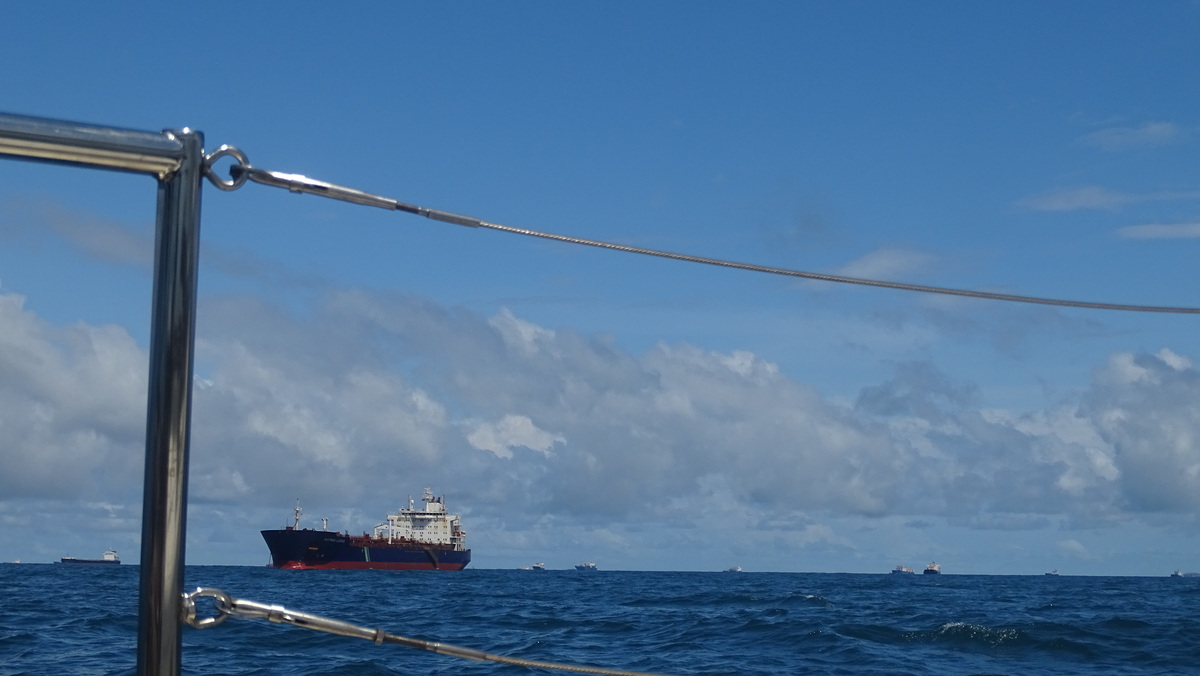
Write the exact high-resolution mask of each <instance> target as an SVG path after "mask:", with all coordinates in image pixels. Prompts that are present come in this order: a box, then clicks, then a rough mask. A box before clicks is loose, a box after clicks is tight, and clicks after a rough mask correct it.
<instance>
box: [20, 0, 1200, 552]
mask: <svg viewBox="0 0 1200 676" xmlns="http://www.w3.org/2000/svg"><path fill="white" fill-rule="evenodd" d="M1198 30H1200V4H1197V3H1195V2H1159V3H1152V4H1148V5H1133V4H1129V3H1108V2H1086V3H1085V2H1062V3H1052V4H1046V3H1034V2H1008V3H995V4H993V5H990V6H984V5H982V4H980V3H953V2H915V3H885V2H846V3H840V2H839V3H796V2H759V3H751V4H745V3H710V2H699V3H697V2H688V3H683V2H662V3H624V4H621V3H596V2H575V3H560V2H523V3H510V4H496V3H479V2H465V3H438V4H435V3H420V4H418V3H358V4H355V5H352V6H350V7H348V8H346V7H342V8H338V10H337V11H331V10H330V8H329V6H328V5H327V4H318V3H297V4H293V5H289V8H288V11H286V12H285V11H278V9H277V5H272V4H267V3H261V4H254V3H222V2H214V3H204V4H203V5H202V6H198V7H196V6H190V5H189V6H180V7H179V8H178V9H170V8H165V9H164V8H162V7H161V6H160V5H159V4H154V5H150V4H146V5H140V6H139V5H134V4H127V5H123V6H122V8H119V9H113V8H111V7H105V8H98V7H95V6H93V5H90V4H85V3H79V4H76V5H68V9H62V8H58V9H46V8H43V7H40V6H37V5H34V4H28V5H24V6H12V7H9V8H7V9H6V20H5V21H4V22H3V23H2V24H0V56H3V58H4V62H5V63H6V64H8V65H7V67H6V68H4V69H3V71H2V72H0V110H3V111H4V112H8V113H17V114H24V115H34V116H39V117H48V118H58V119H67V120H75V121H81V122H88V123H93V124H101V125H111V126H116V127H123V128H133V129H144V130H151V131H157V130H160V129H168V128H180V127H185V126H186V127H191V128H194V129H198V130H201V131H203V132H204V134H205V137H206V147H207V148H209V149H215V148H216V147H217V146H219V145H221V144H225V143H228V144H232V145H235V146H238V147H239V148H241V149H242V150H243V151H244V152H245V153H246V155H247V156H248V158H249V160H250V162H251V163H252V164H253V165H254V166H257V167H261V168H264V169H269V170H274V171H283V172H289V173H300V174H305V175H308V176H311V177H314V178H317V179H320V180H325V181H329V182H333V183H338V184H343V185H348V186H352V187H354V188H358V189H361V190H366V191H370V192H376V193H379V194H383V195H386V196H389V197H393V198H396V199H399V200H402V201H405V202H408V203H412V204H418V205H421V206H426V207H432V208H438V209H443V210H448V211H453V212H458V213H464V214H468V215H471V216H475V217H478V218H483V219H486V220H489V221H494V222H498V223H503V224H506V225H513V226H519V227H527V228H532V229H537V230H545V231H551V232H556V233H562V234H568V235H574V236H578V237H584V238H590V239H597V240H605V241H613V242H619V243H623V244H630V245H635V246H642V247H649V248H656V249H665V250H671V251H678V252H683V253H688V254H695V255H700V256H707V257H714V258H728V259H733V260H738V261H744V262H751V263H758V264H762V265H769V266H775V267H782V268H793V269H800V270H808V271H814V272H824V273H832V274H844V275H851V276H859V277H868V278H875V279H884V280H889V281H901V282H910V283H917V284H928V285H937V286H948V287H956V288H966V289H975V290H985V291H998V292H1003V293H1014V294H1024V295H1035V296H1048V297H1058V298H1068V299H1077V300H1089V301H1102V302H1112V303H1131V304H1149V305H1170V306H1193V307H1194V306H1200V283H1198V282H1197V281H1196V276H1195V261H1196V257H1197V247H1198V244H1200V239H1198V238H1200V167H1198V165H1197V163H1196V161H1195V157H1196V151H1197V143H1198V138H1200V121H1198V120H1197V117H1196V113H1195V111H1196V110H1197V109H1200V105H1198V104H1200V101H1198V97H1197V93H1196V92H1197V89H1196V87H1195V84H1194V72H1195V71H1196V67H1197V65H1200V63H1198V57H1200V53H1198V52H1200V46H1198V45H1200V41H1198V40H1197V39H1196V38H1197V35H1198ZM204 190H205V192H204V202H203V226H202V228H203V230H202V239H203V245H204V249H203V252H202V255H201V305H200V309H199V312H198V320H199V327H198V332H197V340H198V358H197V366H196V383H197V387H196V397H195V408H194V418H193V420H194V422H193V440H192V477H191V479H192V481H191V489H190V498H191V504H190V521H189V531H188V533H189V538H188V545H187V560H188V561H189V562H190V563H197V564H247V565H258V564H261V563H263V562H265V561H266V559H267V552H266V548H265V545H263V543H262V541H261V539H260V538H259V536H258V531H259V530H261V529H263V528H270V527H277V526H279V525H280V524H282V523H284V522H285V521H286V520H287V519H288V518H289V516H290V513H291V507H292V505H293V504H294V502H295V500H296V499H297V498H299V499H300V500H301V503H302V504H303V505H304V507H305V512H306V514H308V515H310V516H311V517H312V518H313V519H314V520H315V519H317V518H319V517H321V516H326V517H329V519H330V527H331V528H338V529H349V530H351V531H356V530H357V529H369V528H370V527H372V526H373V525H374V524H375V523H377V522H378V521H379V520H381V519H382V518H383V516H384V515H385V513H386V512H387V511H389V510H394V509H395V508H396V507H398V506H399V505H401V504H403V503H404V501H406V500H407V498H408V496H409V495H413V496H418V497H419V495H420V493H421V490H422V489H423V488H424V487H425V486H430V487H432V488H433V489H434V491H435V492H437V493H439V494H444V495H445V496H446V499H447V503H448V505H449V507H450V508H451V510H452V511H456V512H458V513H461V514H462V516H463V520H464V524H465V525H466V526H467V528H468V531H469V536H468V537H469V542H470V544H471V546H472V548H473V550H474V560H475V564H474V565H477V566H479V567H483V568H507V567H517V566H521V565H528V564H530V563H532V562H534V561H545V562H546V563H547V565H548V566H549V567H552V568H561V567H567V566H569V565H571V564H574V563H578V562H579V561H582V560H594V561H596V562H597V563H598V564H599V565H600V566H601V567H602V568H609V569H650V570H719V569H723V568H725V567H728V566H731V565H741V566H742V567H743V568H745V569H747V570H772V571H848V572H883V571H886V570H888V569H889V568H891V567H892V566H894V565H896V564H897V563H905V564H907V565H910V566H922V565H924V564H925V563H927V562H928V561H930V560H937V561H938V562H939V563H941V564H942V565H943V569H944V570H945V571H946V572H950V573H956V572H962V573H995V574H1005V573H1032V574H1040V573H1041V572H1043V571H1045V570H1049V569H1052V568H1057V569H1059V570H1060V571H1061V572H1063V573H1076V574H1123V575H1163V574H1166V573H1169V572H1170V571H1171V570H1174V569H1176V568H1181V569H1184V570H1189V569H1190V570H1200V522H1198V521H1197V509H1198V508H1200V445H1198V443H1197V439H1200V416H1198V415H1197V413H1196V411H1197V410H1198V409H1197V407H1196V402H1197V401H1200V372H1198V371H1197V366H1196V361H1197V360H1198V359H1200V351H1198V349H1197V343H1196V338H1195V336H1196V321H1197V320H1196V318H1195V317H1194V316H1187V315H1156V314H1134V313H1114V312H1099V311H1091V310H1077V309H1063V308H1051V307H1044V306H1030V305H1015V304H1007V303H997V302H989V301H981V300H971V299H963V298H949V297H940V296H927V295H921V294H913V293H906V292H899V291H889V290H880V289H870V288H863V287H855V286H844V285H835V284H829V283H819V282H812V281H805V280H797V279H788V278H781V277H772V276H766V275H760V274H754V273H748V272H740V271H732V270H723V269H716V268H710V267H705V266H697V265H689V264H685V263H679V262H672V261H664V260H658V259H651V258H642V257H637V256H630V255H626V254H620V253H614V252H607V251H599V250H594V249H587V248H581V247H574V246H571V245H566V244H561V243H554V242H546V241H541V240H534V239H528V238H522V237H518V236H514V235H509V234H504V233H499V232H494V231H485V230H475V229H469V228H463V227H459V226H455V225H448V224H441V223H436V222H433V221H428V220H426V219H422V218H419V217H415V216H410V215H405V214H400V213H395V212H385V211H382V210H375V209H370V208H367V207H361V206H354V205H348V204H342V203H337V202H332V201H328V200H321V199H319V198H316V197H312V196H301V195H295V194H290V193H288V192H286V191H283V190H278V189H274V188H269V187H265V186H259V185H248V186H246V187H244V188H242V189H241V190H239V191H236V192H232V193H224V192H220V191H217V190H215V189H214V188H212V187H211V186H206V187H205V189H204ZM153 214H154V184H153V181H151V180H149V179H146V178H143V177H138V176H131V175H122V174H113V173H105V172H99V171H94V170H83V169H77V168H70V167H60V166H53V165H44V164H36V163H29V162H22V161H15V160H2V161H0V468H3V473H2V474H0V559H3V560H14V559H20V560H25V561H51V560H56V559H57V558H58V557H60V556H63V555H67V554H71V555H77V556H85V555H97V554H99V553H100V552H101V551H103V550H104V549H107V548H110V547H112V548H116V549H118V550H119V551H121V552H122V554H123V555H124V556H125V558H126V559H128V560H136V554H137V548H138V538H139V533H140V525H139V524H140V509H141V498H140V490H141V479H142V476H141V472H142V453H143V445H144V441H143V437H144V406H145V379H146V374H145V371H146V361H147V356H146V346H147V344H148V342H149V335H148V321H147V320H148V316H149V298H150V279H149V270H150V263H151V261H150V258H151V245H152V241H153Z"/></svg>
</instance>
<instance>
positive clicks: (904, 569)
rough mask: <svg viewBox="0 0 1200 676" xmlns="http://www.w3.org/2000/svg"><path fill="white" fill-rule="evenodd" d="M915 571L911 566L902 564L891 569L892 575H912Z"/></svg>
mask: <svg viewBox="0 0 1200 676" xmlns="http://www.w3.org/2000/svg"><path fill="white" fill-rule="evenodd" d="M916 572H917V571H915V570H913V569H912V568H909V567H908V566H903V565H897V566H896V567H895V568H893V569H892V575H912V574H914V573H916Z"/></svg>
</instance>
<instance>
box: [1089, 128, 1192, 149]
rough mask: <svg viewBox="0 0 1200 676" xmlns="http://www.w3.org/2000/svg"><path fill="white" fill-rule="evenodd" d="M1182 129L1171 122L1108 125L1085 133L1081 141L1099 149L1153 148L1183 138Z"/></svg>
mask: <svg viewBox="0 0 1200 676" xmlns="http://www.w3.org/2000/svg"><path fill="white" fill-rule="evenodd" d="M1184 136H1185V133H1184V130H1183V128H1182V127H1180V126H1179V125H1177V124H1173V123H1171V122H1146V123H1144V124H1142V125H1139V126H1136V127H1108V128H1105V129H1098V130H1096V131H1093V132H1091V133H1089V134H1085V135H1084V136H1083V138H1082V141H1083V143H1084V144H1086V145H1090V146H1093V147H1096V148H1100V149H1101V150H1108V151H1117V150H1132V149H1137V148H1154V147H1158V146H1164V145H1169V144H1171V143H1174V142H1176V141H1179V140H1181V139H1183V138H1184Z"/></svg>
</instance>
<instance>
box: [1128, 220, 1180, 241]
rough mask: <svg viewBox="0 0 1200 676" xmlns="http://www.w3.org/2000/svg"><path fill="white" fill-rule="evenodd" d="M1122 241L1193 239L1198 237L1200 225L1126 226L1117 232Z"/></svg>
mask: <svg viewBox="0 0 1200 676" xmlns="http://www.w3.org/2000/svg"><path fill="white" fill-rule="evenodd" d="M1117 236H1118V237H1121V238H1124V239H1195V238H1197V237H1200V223H1173V224H1160V223H1147V224H1145V225H1128V226H1125V227H1123V228H1120V229H1118V230H1117Z"/></svg>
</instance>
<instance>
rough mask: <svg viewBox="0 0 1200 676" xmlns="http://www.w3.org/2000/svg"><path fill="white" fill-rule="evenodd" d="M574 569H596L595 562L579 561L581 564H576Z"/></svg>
mask: <svg viewBox="0 0 1200 676" xmlns="http://www.w3.org/2000/svg"><path fill="white" fill-rule="evenodd" d="M575 570H596V564H594V563H592V562H591V561H588V562H587V563H581V564H578V565H576V566H575Z"/></svg>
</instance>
